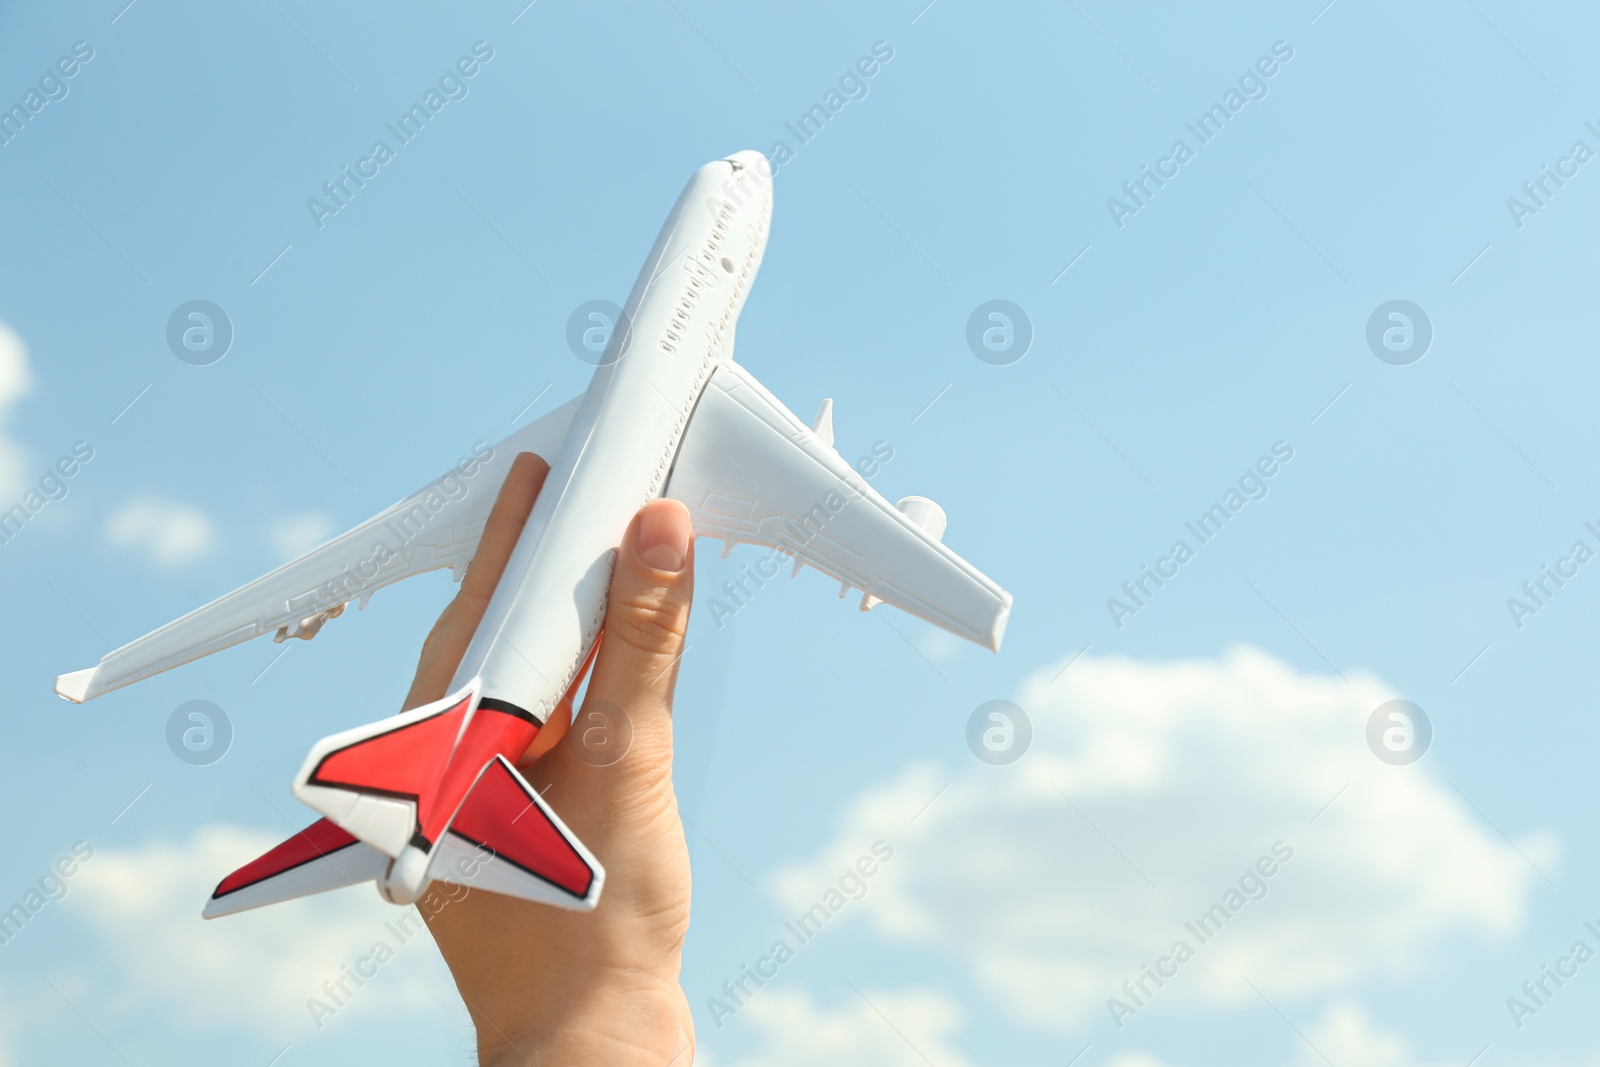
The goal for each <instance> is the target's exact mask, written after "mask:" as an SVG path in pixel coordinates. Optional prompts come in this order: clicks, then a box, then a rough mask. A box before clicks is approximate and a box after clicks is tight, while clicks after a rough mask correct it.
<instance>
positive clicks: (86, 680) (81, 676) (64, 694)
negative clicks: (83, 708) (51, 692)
mask: <svg viewBox="0 0 1600 1067" xmlns="http://www.w3.org/2000/svg"><path fill="white" fill-rule="evenodd" d="M99 670H100V668H99V667H90V668H88V669H87V670H82V671H73V672H72V673H71V674H63V675H61V676H60V677H58V678H57V679H56V696H58V697H61V698H62V699H63V700H70V701H72V702H73V703H74V704H82V703H83V702H84V701H85V700H88V699H89V696H90V693H89V690H90V689H92V688H94V676H95V675H96V674H97V673H99Z"/></svg>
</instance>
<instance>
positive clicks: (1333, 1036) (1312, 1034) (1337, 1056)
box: [1294, 1002, 1446, 1067]
mask: <svg viewBox="0 0 1600 1067" xmlns="http://www.w3.org/2000/svg"><path fill="white" fill-rule="evenodd" d="M1307 1042H1309V1043H1310V1044H1309V1045H1308V1044H1307ZM1324 1057H1326V1059H1324ZM1329 1060H1331V1061H1332V1062H1334V1063H1359V1064H1361V1065H1362V1067H1422V1061H1420V1060H1418V1059H1417V1058H1416V1057H1415V1056H1414V1055H1412V1052H1411V1046H1410V1045H1409V1044H1407V1042H1406V1040H1405V1038H1403V1037H1401V1036H1399V1035H1398V1034H1391V1033H1387V1032H1385V1031H1382V1030H1379V1029H1378V1028H1377V1027H1375V1026H1373V1024H1372V1021H1371V1020H1370V1019H1368V1018H1367V1014H1366V1012H1365V1011H1363V1010H1362V1009H1361V1008H1360V1007H1359V1006H1358V1005H1355V1004H1350V1003H1345V1002H1341V1003H1338V1004H1334V1005H1332V1006H1330V1007H1329V1008H1328V1009H1327V1011H1325V1012H1324V1013H1323V1016H1322V1019H1321V1020H1320V1021H1319V1022H1317V1023H1316V1024H1315V1025H1313V1026H1311V1027H1309V1028H1308V1029H1307V1030H1306V1040H1305V1041H1302V1042H1300V1043H1299V1054H1298V1055H1297V1057H1296V1058H1295V1061H1294V1065H1295V1067H1313V1065H1315V1067H1327V1061H1329ZM1436 1067H1446V1062H1443V1061H1441V1062H1440V1063H1438V1064H1437V1065H1436Z"/></svg>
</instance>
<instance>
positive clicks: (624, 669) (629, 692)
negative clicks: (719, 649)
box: [568, 500, 694, 759]
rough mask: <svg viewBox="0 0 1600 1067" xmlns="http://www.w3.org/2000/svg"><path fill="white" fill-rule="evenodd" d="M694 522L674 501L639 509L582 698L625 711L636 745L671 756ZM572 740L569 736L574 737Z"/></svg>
mask: <svg viewBox="0 0 1600 1067" xmlns="http://www.w3.org/2000/svg"><path fill="white" fill-rule="evenodd" d="M693 542H694V527H693V525H692V524H691V523H690V521H689V512H688V509H686V508H685V507H684V506H683V505H682V504H680V503H678V502H677V501H676V500H655V501H652V502H651V503H649V504H646V505H645V506H644V507H643V508H642V509H640V511H639V514H638V515H636V516H634V520H633V523H632V524H631V525H630V526H629V527H628V532H627V534H626V535H624V537H623V540H622V545H621V546H620V547H619V548H618V549H617V565H616V570H615V572H614V574H613V576H612V579H611V595H610V599H609V602H608V604H607V607H606V622H605V642H604V643H603V644H602V645H601V647H600V655H599V657H598V658H597V659H596V661H595V666H594V678H593V680H592V681H590V683H589V692H588V694H587V696H586V697H585V699H584V707H585V709H586V710H587V709H588V708H589V707H590V706H591V705H594V704H596V703H597V702H602V701H603V702H606V703H609V704H612V705H615V706H616V707H617V708H620V709H621V710H622V712H623V713H624V714H625V715H626V716H627V718H628V719H629V722H630V725H631V727H632V738H633V745H634V748H635V749H639V748H648V749H654V750H656V751H659V752H661V754H662V755H663V756H665V757H666V758H668V759H670V756H671V743H672V741H671V738H672V731H671V723H670V715H671V712H672V691H673V687H674V686H675V685H676V683H677V678H678V661H679V660H680V658H681V657H682V655H683V647H684V637H685V634H686V633H687V631H688V628H689V605H690V601H691V600H692V599H693V595H694V544H693ZM568 742H569V743H570V742H571V738H570V737H569V738H568Z"/></svg>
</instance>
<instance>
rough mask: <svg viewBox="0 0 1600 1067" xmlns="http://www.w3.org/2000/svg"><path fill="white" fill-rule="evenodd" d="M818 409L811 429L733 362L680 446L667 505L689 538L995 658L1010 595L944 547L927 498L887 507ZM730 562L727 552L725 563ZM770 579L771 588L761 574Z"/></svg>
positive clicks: (827, 408)
mask: <svg viewBox="0 0 1600 1067" xmlns="http://www.w3.org/2000/svg"><path fill="white" fill-rule="evenodd" d="M832 413H833V409H832V404H831V402H825V403H824V404H823V406H822V410H821V411H820V412H818V413H817V421H816V425H815V426H807V425H806V424H805V423H803V422H801V421H800V420H799V419H798V418H796V417H795V416H794V414H793V413H792V412H790V411H789V409H788V408H786V407H784V406H783V404H782V403H781V402H780V401H779V400H778V399H777V398H776V397H774V396H773V395H772V394H771V393H769V392H768V391H767V390H766V389H765V388H763V387H762V385H761V383H760V382H758V381H756V380H755V378H753V377H752V376H751V375H750V372H749V371H747V370H745V369H744V368H743V367H741V366H739V365H738V364H736V363H732V362H729V363H724V364H722V365H721V366H720V367H718V368H717V369H716V370H715V371H714V372H713V373H712V375H711V379H710V381H708V382H707V383H706V386H705V389H704V390H702V392H701V394H700V399H699V401H698V402H697V403H696V405H695V408H694V413H693V414H692V415H691V416H690V418H689V425H688V427H687V429H686V431H685V433H684V436H683V443H682V444H681V445H679V447H678V455H677V458H676V459H674V460H673V465H672V471H671V473H670V475H669V476H668V481H667V486H666V491H665V492H666V495H667V496H670V497H673V498H674V499H677V500H680V501H682V502H683V503H684V505H685V506H687V507H688V509H689V515H690V517H691V518H692V519H693V521H694V529H695V533H697V534H699V535H701V536H705V537H715V538H720V539H721V540H722V541H723V542H724V543H725V544H726V546H727V548H728V549H729V550H731V549H732V548H733V546H734V545H737V544H754V545H763V546H765V547H767V548H775V549H778V550H780V551H782V552H783V553H784V554H786V555H788V556H790V557H791V558H792V559H793V560H794V561H795V563H794V566H795V570H796V572H798V571H799V569H800V565H801V564H808V565H810V566H812V567H815V568H816V569H817V570H820V571H822V572H823V573H824V574H827V575H829V576H830V577H833V578H835V579H837V580H838V581H839V582H840V585H841V588H840V592H839V595H840V596H844V594H845V592H846V591H847V590H848V589H850V588H852V587H854V588H856V589H860V590H862V591H863V594H864V595H863V596H862V598H861V609H862V610H863V611H865V610H867V609H869V608H872V607H873V606H875V605H877V604H880V603H886V604H893V605H894V606H895V607H897V608H900V609H901V610H902V611H908V612H910V613H911V614H913V615H916V616H918V617H920V618H923V619H926V620H927V621H929V622H931V623H934V624H935V625H937V626H942V627H944V628H945V629H946V630H949V631H950V632H951V633H953V634H956V635H958V636H960V637H965V638H966V639H967V640H969V641H974V642H976V643H978V644H980V645H983V646H984V647H985V648H989V649H993V650H996V651H998V650H999V648H1000V639H1001V638H1002V637H1003V636H1004V634H1005V627H1006V620H1007V619H1008V617H1009V616H1010V614H1011V594H1010V593H1008V592H1006V591H1005V590H1004V589H1002V588H1000V586H998V585H996V584H995V583H994V582H993V581H991V580H990V579H989V578H987V577H986V576H985V575H984V574H983V573H982V572H981V571H979V570H978V569H977V568H976V567H974V566H973V565H972V564H970V563H968V562H967V561H966V560H964V559H962V558H961V557H960V556H958V555H956V554H955V553H954V552H952V551H950V549H948V548H946V547H945V546H944V545H943V544H942V543H941V542H940V538H941V537H942V536H943V534H944V529H945V516H944V511H943V510H942V509H941V508H940V507H939V505H937V504H935V503H934V502H933V501H931V500H927V499H925V498H923V497H915V496H913V497H906V498H905V499H904V500H902V501H900V503H899V504H891V503H889V501H887V500H885V499H884V498H883V497H882V496H880V495H879V494H878V492H877V490H875V489H873V488H872V487H871V486H870V485H868V484H867V482H866V479H864V478H862V477H861V475H860V474H858V473H856V471H855V469H854V468H853V467H851V466H850V464H849V463H847V462H845V459H844V457H843V456H841V455H839V453H838V452H837V451H836V450H835V449H834V447H833V414H832ZM724 554H726V553H724ZM768 577H771V575H769V576H768Z"/></svg>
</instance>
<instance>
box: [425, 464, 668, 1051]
mask: <svg viewBox="0 0 1600 1067" xmlns="http://www.w3.org/2000/svg"><path fill="white" fill-rule="evenodd" d="M549 470H550V468H549V465H548V464H546V463H545V462H544V460H543V459H541V458H539V457H538V456H536V455H533V454H531V453H524V454H523V455H520V456H518V457H517V459H516V461H515V463H513V465H512V468H511V473H510V474H509V475H508V476H507V478H506V482H505V485H504V486H503V487H502V489H501V490H500V495H499V498H498V499H497V500H496V501H495V505H494V508H493V510H492V511H491V512H490V515H489V521H488V525H487V526H486V527H485V529H484V532H483V537H482V539H481V540H480V541H479V544H478V550H477V554H476V555H475V556H474V557H473V560H472V565H471V567H470V568H469V569H468V571H467V574H466V576H465V578H463V580H462V582H461V588H460V591H459V592H458V593H457V594H456V597H455V599H454V600H452V601H451V602H450V604H449V605H448V606H447V607H446V608H445V610H444V613H443V614H441V615H440V616H439V621H438V622H437V623H436V624H435V625H434V627H433V630H432V631H431V632H430V633H429V634H428V639H427V641H426V642H425V643H424V645H423V649H422V657H421V660H420V662H419V663H418V664H417V674H416V678H415V680H414V681H413V683H412V686H411V692H410V695H409V696H407V698H406V704H405V708H406V709H410V708H415V707H420V706H421V705H423V704H427V703H430V702H432V701H434V700H438V699H440V698H441V697H443V696H444V695H445V693H446V688H447V687H448V685H449V683H450V679H451V677H452V676H453V675H454V674H455V671H456V668H457V667H458V666H459V665H460V663H461V657H462V656H463V655H464V654H465V653H466V649H467V645H468V643H469V642H470V641H471V640H472V635H473V632H474V631H475V630H476V629H477V626H478V623H479V621H480V620H481V618H482V617H483V612H484V610H485V609H486V608H487V606H488V603H489V598H490V596H491V595H492V594H493V593H494V588H495V586H496V584H498V582H499V580H500V576H501V574H502V572H503V571H504V570H505V566H506V562H507V560H508V559H509V558H510V555H511V550H512V548H513V547H514V546H515V545H516V541H517V537H518V535H519V534H521V532H522V527H523V525H524V523H525V522H526V521H527V518H528V513H529V512H530V511H531V510H532V509H533V503H534V500H535V499H536V498H537V497H538V495H539V490H540V488H541V487H542V486H543V485H544V479H545V475H546V474H548V473H549ZM693 590H694V552H693V530H692V527H691V525H690V521H689V514H688V512H687V511H686V510H685V509H684V507H683V505H682V504H679V503H678V502H676V501H672V500H656V501H652V502H651V503H649V504H647V505H646V506H645V507H644V508H642V509H640V511H639V514H638V515H637V516H635V518H634V520H633V523H632V524H631V525H630V526H629V528H628V532H627V534H626V535H625V536H624V537H623V541H622V545H621V547H620V549H619V550H618V552H617V562H616V570H615V576H614V577H613V578H612V582H611V594H610V601H609V603H608V605H607V608H606V621H605V639H604V641H603V642H602V644H601V648H600V651H599V654H598V657H597V658H596V661H595V665H594V675H593V677H592V678H591V680H590V682H589V690H588V693H587V694H586V696H585V700H584V706H583V710H582V711H580V712H579V718H578V723H579V728H578V729H576V730H574V731H571V732H569V731H568V730H567V722H568V717H569V714H570V711H571V706H570V704H569V703H568V704H563V705H562V706H561V707H560V708H558V709H557V710H556V711H555V712H554V713H552V714H551V716H550V720H549V721H548V722H547V723H546V724H545V726H544V728H543V729H542V730H540V732H539V734H538V736H537V737H536V738H535V740H534V742H533V745H532V747H531V748H530V749H529V750H528V753H527V754H526V755H525V756H524V757H523V760H522V761H521V762H520V763H519V769H520V770H522V772H523V774H524V775H525V776H526V777H527V778H528V780H529V782H531V783H532V784H533V787H534V788H535V789H538V790H539V791H540V793H541V794H543V796H544V798H545V799H546V800H547V801H549V803H550V807H551V808H552V809H553V810H554V811H556V812H557V813H558V814H559V815H560V816H561V818H562V821H564V822H565V823H566V824H567V826H568V827H569V828H570V829H571V830H572V832H573V833H574V834H576V835H577V837H578V839H579V840H580V841H582V842H583V843H584V844H585V845H587V846H588V847H589V849H590V851H591V852H593V853H594V854H595V857H596V858H597V859H599V860H600V862H601V863H602V864H604V865H605V868H606V884H605V889H604V891H603V892H602V894H601V898H600V904H599V906H598V907H597V908H596V909H595V910H594V911H592V912H571V911H564V910H561V909H559V908H554V907H549V906H546V905H542V904H535V903H532V902H529V901H525V900H517V899H515V898H512V897H507V896H502V895H500V894H497V893H491V892H488V891H485V890H474V891H470V892H468V893H467V894H466V895H465V896H463V897H460V898H458V899H453V900H452V901H451V902H450V903H448V904H447V905H446V906H444V907H442V908H439V909H438V910H435V909H433V908H425V909H423V913H424V917H425V918H426V919H427V921H428V926H429V928H430V929H431V930H432V932H433V937H434V940H435V941H436V942H437V943H438V945H439V950H440V952H442V953H443V954H444V958H445V962H446V963H447V964H449V966H450V972H451V974H452V975H453V976H454V977H455V981H456V987H457V988H458V989H459V990H460V992H461V997H462V999H463V1000H464V1001H465V1002H466V1004H467V1010H468V1011H469V1012H470V1013H471V1015H472V1021H473V1024H474V1026H475V1027H476V1028H477V1035H478V1057H479V1062H480V1063H481V1064H484V1065H486V1067H488V1065H495V1067H498V1065H501V1064H522V1063H529V1064H547V1063H548V1064H553V1063H562V1064H566V1063H585V1064H591V1063H592V1064H600V1063H604V1064H608V1065H609V1064H632V1063H640V1064H651V1065H652V1067H661V1065H662V1064H681V1065H684V1067H686V1065H687V1064H689V1063H690V1062H692V1061H693V1059H694V1049H693V1045H694V1025H693V1020H692V1018H691V1016H690V1011H689V1003H688V999H687V998H686V997H685V996H684V993H683V989H682V987H681V986H680V985H679V984H678V973H679V970H680V968H681V966H682V955H683V939H684V935H685V933H687V931H688V927H689V853H688V848H687V846H686V844H685V842H684V836H683V824H682V822H681V820H680V819H679V817H678V807H677V800H676V798H675V796H674V794H673V788H672V693H673V687H674V685H675V684H676V681H677V674H678V669H677V668H678V659H679V657H680V656H681V655H682V651H683V642H684V633H685V631H686V629H687V627H688V623H689V604H690V599H691V597H692V594H693ZM617 709H621V710H622V712H623V715H624V716H625V720H626V722H627V723H630V724H631V727H632V743H631V746H630V747H629V748H628V749H627V751H626V754H625V755H623V756H622V758H621V759H620V760H617V761H616V762H615V763H611V764H609V765H607V766H595V765H593V762H590V761H593V760H594V757H593V756H590V757H589V759H590V761H586V760H585V758H584V756H585V754H586V753H584V752H583V751H580V749H581V746H582V744H583V741H584V738H583V734H584V729H583V724H584V723H585V721H586V720H585V715H592V714H595V713H597V712H601V711H603V712H606V713H609V714H610V715H611V716H613V717H615V716H616V712H617ZM613 743H615V741H613ZM606 758H607V759H610V758H611V757H610V756H607V757H606ZM452 888H454V887H452Z"/></svg>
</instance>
